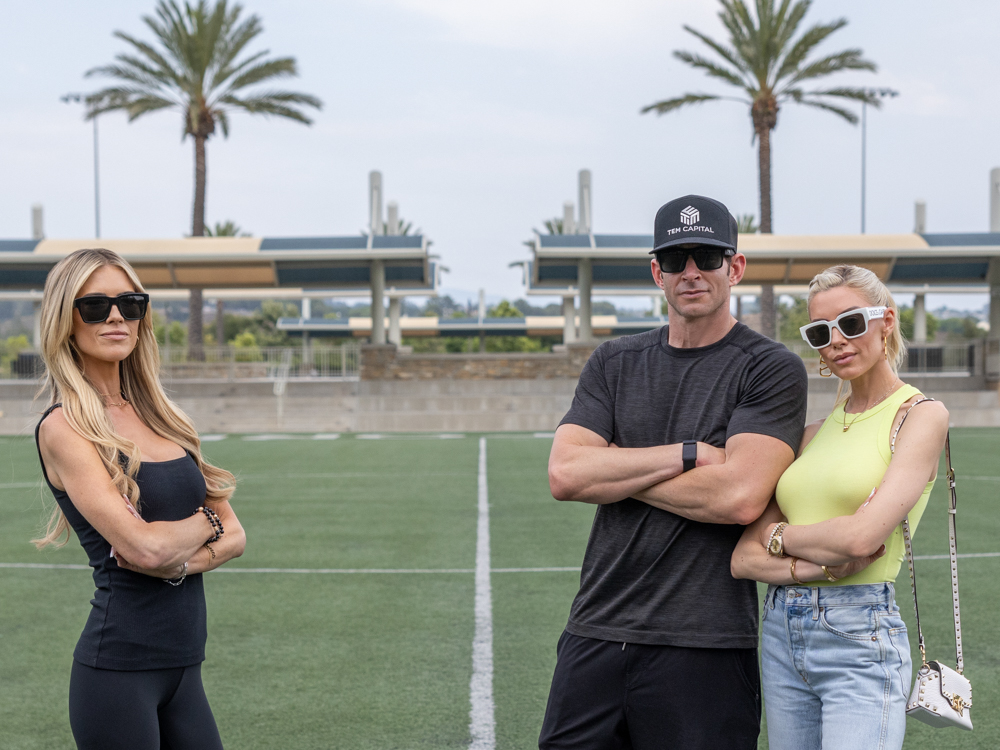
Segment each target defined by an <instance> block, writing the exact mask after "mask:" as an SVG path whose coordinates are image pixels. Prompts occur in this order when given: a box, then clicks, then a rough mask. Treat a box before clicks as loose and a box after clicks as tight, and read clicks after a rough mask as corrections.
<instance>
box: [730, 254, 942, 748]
mask: <svg viewBox="0 0 1000 750" xmlns="http://www.w3.org/2000/svg"><path fill="white" fill-rule="evenodd" d="M809 318H810V321H811V323H810V324H809V326H806V327H804V328H803V337H804V338H806V340H807V341H808V342H809V343H810V345H811V346H813V348H816V349H818V350H819V353H820V355H821V356H822V360H821V365H822V366H823V367H824V368H826V367H829V369H830V370H831V371H832V373H833V374H834V375H836V376H837V377H838V378H840V379H841V381H842V384H841V392H840V393H839V394H838V395H839V396H841V398H838V403H837V406H836V407H835V408H834V410H833V413H832V414H830V416H829V417H827V418H826V419H825V420H822V421H821V422H817V423H814V424H811V425H808V426H807V427H806V431H805V434H804V435H803V438H802V445H801V447H800V449H799V455H798V458H797V459H796V460H795V462H794V463H792V465H791V466H790V467H789V468H788V470H787V471H786V472H785V473H784V475H782V477H781V480H780V481H779V482H778V487H777V490H776V491H775V499H772V500H771V503H770V505H769V506H768V508H767V510H766V511H765V512H764V514H763V515H762V516H761V517H760V518H759V519H758V520H757V521H756V522H754V523H753V524H751V525H750V526H748V527H747V528H746V531H745V532H744V534H743V537H742V539H741V540H740V542H739V544H738V545H737V547H736V550H735V551H734V553H733V560H732V572H733V575H734V576H735V577H737V578H751V579H755V580H758V581H763V582H765V583H768V584H770V586H768V592H767V597H766V598H765V602H764V620H763V623H762V626H761V671H762V677H763V679H762V687H763V693H764V704H765V709H766V711H767V730H768V740H769V746H770V748H771V750H810V749H812V748H815V749H816V750H820V748H822V750H848V749H850V750H875V749H876V748H878V749H879V750H881V749H883V748H884V749H885V750H899V748H901V747H902V746H903V735H904V732H905V728H906V709H905V707H906V698H907V694H908V692H909V688H910V673H911V662H910V647H909V641H908V639H907V634H906V626H905V625H904V624H903V621H902V619H900V616H899V607H898V606H897V605H896V601H895V592H894V589H893V582H894V581H895V580H896V576H897V574H898V573H899V570H900V566H901V563H902V561H903V538H902V529H901V523H902V521H903V519H904V518H905V517H906V516H907V515H909V518H910V528H911V530H913V531H915V530H916V527H917V524H918V523H919V521H920V516H921V515H922V513H923V511H924V507H925V506H926V504H927V497H928V495H929V494H930V491H931V488H932V487H933V485H934V479H935V478H936V476H937V467H938V457H939V454H940V452H941V449H942V448H943V446H944V440H945V436H946V434H947V431H948V411H947V410H946V409H945V408H944V406H943V405H942V404H940V403H938V402H925V403H921V404H920V406H918V407H917V408H915V409H914V410H913V413H912V414H911V415H910V416H909V417H908V418H907V420H906V427H905V428H904V429H902V430H900V431H899V435H898V437H897V438H896V446H895V453H894V454H893V455H890V452H889V445H890V439H891V435H892V433H893V431H894V430H895V429H896V428H897V426H898V425H899V424H900V420H901V419H902V417H903V414H905V413H906V411H907V410H908V409H909V408H910V407H911V406H913V404H914V403H915V402H916V401H918V400H919V399H920V398H921V394H920V393H919V391H918V390H917V389H916V388H914V387H913V386H909V385H906V384H905V383H903V381H901V380H900V379H899V376H898V375H897V373H896V368H897V365H898V363H899V361H900V360H901V359H902V356H903V353H904V342H903V338H902V336H901V334H900V332H899V317H898V312H897V308H896V304H895V302H894V301H893V299H892V297H891V295H890V294H889V290H888V289H886V287H885V285H884V284H882V282H881V281H879V279H878V277H877V276H876V275H875V274H874V273H872V272H871V271H868V270H867V269H864V268H859V267H857V266H835V267H833V268H829V269H827V270H826V271H824V272H822V273H820V274H818V275H817V276H816V277H815V278H814V279H813V280H812V282H810V284H809ZM890 459H891V460H890Z"/></svg>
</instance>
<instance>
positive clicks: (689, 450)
mask: <svg viewBox="0 0 1000 750" xmlns="http://www.w3.org/2000/svg"><path fill="white" fill-rule="evenodd" d="M681 459H682V460H683V461H684V471H691V469H693V468H694V467H695V465H696V464H697V463H698V441H697V440H685V441H684V448H683V449H682V450H681Z"/></svg>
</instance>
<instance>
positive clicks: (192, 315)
mask: <svg viewBox="0 0 1000 750" xmlns="http://www.w3.org/2000/svg"><path fill="white" fill-rule="evenodd" d="M188 292H189V294H190V296H189V297H188V359H189V360H191V361H193V362H203V361H204V360H205V348H204V343H205V338H204V336H203V335H202V332H203V330H204V329H203V320H202V314H201V310H202V306H203V304H204V299H203V297H202V293H201V287H200V286H193V287H191V289H189V290H188Z"/></svg>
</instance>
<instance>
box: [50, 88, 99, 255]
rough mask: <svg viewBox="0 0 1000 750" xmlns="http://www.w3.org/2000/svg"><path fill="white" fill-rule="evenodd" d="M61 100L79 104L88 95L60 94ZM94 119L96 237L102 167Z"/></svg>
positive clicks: (94, 119)
mask: <svg viewBox="0 0 1000 750" xmlns="http://www.w3.org/2000/svg"><path fill="white" fill-rule="evenodd" d="M59 100H60V101H62V102H64V103H66V104H69V103H70V102H75V103H77V104H79V103H81V102H86V96H85V95H84V94H66V95H65V96H60V97H59ZM91 119H92V120H93V121H94V237H100V236H101V181H100V169H99V166H100V165H99V163H98V158H97V157H98V151H97V115H94V116H93V117H92V118H91Z"/></svg>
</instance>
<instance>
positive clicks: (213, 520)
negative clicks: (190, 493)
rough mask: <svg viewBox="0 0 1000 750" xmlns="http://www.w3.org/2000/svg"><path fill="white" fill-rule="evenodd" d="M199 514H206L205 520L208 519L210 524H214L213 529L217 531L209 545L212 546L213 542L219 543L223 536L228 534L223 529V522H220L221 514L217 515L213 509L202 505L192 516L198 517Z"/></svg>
mask: <svg viewBox="0 0 1000 750" xmlns="http://www.w3.org/2000/svg"><path fill="white" fill-rule="evenodd" d="M199 513H204V514H205V518H207V519H208V522H209V523H210V524H212V529H213V530H214V531H215V536H213V537H212V538H211V539H209V540H208V543H209V544H211V543H212V542H217V541H219V539H221V538H222V535H223V534H225V533H226V530H225V529H224V528H222V521H220V520H219V514H218V513H216V512H215V511H214V510H212V509H211V508H207V507H205V506H204V505H202V506H201V507H199V508H198V509H197V510H195V512H194V513H192V514H191V515H194V516H196V515H198V514H199Z"/></svg>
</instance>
